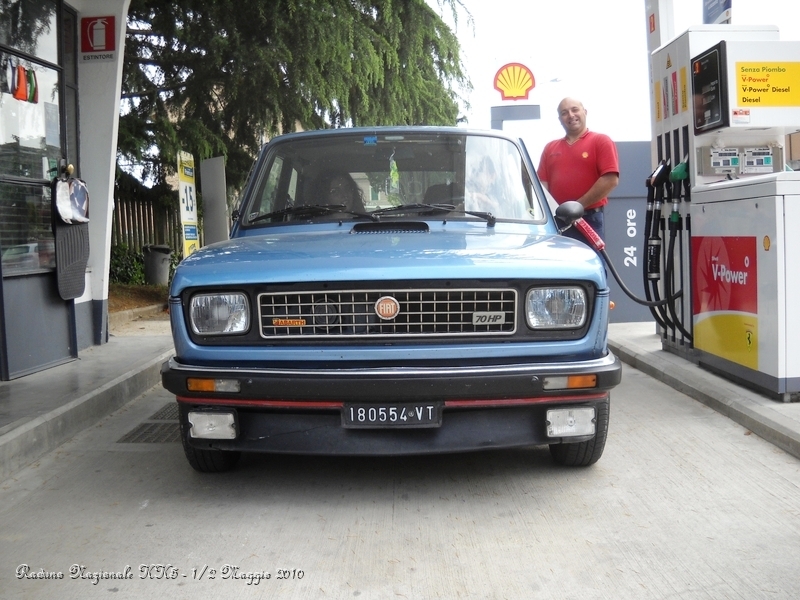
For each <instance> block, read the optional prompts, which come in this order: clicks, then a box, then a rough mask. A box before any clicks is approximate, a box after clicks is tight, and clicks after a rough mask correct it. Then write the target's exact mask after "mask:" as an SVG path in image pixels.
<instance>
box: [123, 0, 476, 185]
mask: <svg viewBox="0 0 800 600" xmlns="http://www.w3.org/2000/svg"><path fill="white" fill-rule="evenodd" d="M442 3H444V4H449V5H450V6H451V7H452V9H453V12H454V14H455V12H456V8H457V7H460V6H461V5H460V0H440V5H442ZM468 89H469V82H468V81H467V79H466V77H465V75H464V73H463V70H462V65H461V61H460V58H459V46H458V42H457V39H456V37H455V35H454V34H453V32H452V31H451V30H450V28H449V27H448V26H447V25H446V24H445V23H444V22H443V21H442V20H441V18H440V17H439V16H438V15H437V14H436V12H435V11H434V10H432V9H431V8H430V7H429V6H428V5H427V4H426V2H425V0H237V2H235V3H232V2H229V1H228V0H177V1H174V0H169V1H167V0H132V1H131V4H130V9H129V15H128V29H127V36H126V48H125V65H124V75H123V90H122V93H123V100H124V102H123V109H122V115H121V117H120V126H119V154H120V157H121V158H123V159H125V160H128V161H130V162H134V163H137V164H141V165H143V166H144V167H145V171H146V173H147V174H149V175H153V176H155V177H156V179H157V180H159V179H163V177H164V176H165V174H166V173H167V172H168V171H174V166H173V165H175V163H176V156H177V152H178V151H179V150H181V149H183V150H187V151H189V152H191V153H192V154H194V156H195V158H196V159H203V158H208V157H210V156H217V155H221V154H223V155H225V156H226V164H227V177H228V183H229V184H231V185H234V186H237V185H238V184H240V183H241V182H242V181H243V179H244V177H245V175H246V174H247V170H248V168H249V166H250V164H251V162H252V158H253V156H254V155H255V153H256V151H257V149H258V148H259V147H260V145H261V144H262V143H263V141H264V140H265V138H266V137H268V136H272V135H274V134H276V133H279V132H288V131H294V130H295V129H296V128H297V127H298V126H299V127H300V128H303V129H311V128H324V127H340V126H345V125H380V124H450V125H452V124H455V123H456V120H457V117H458V106H459V104H458V102H459V100H460V99H461V98H462V96H461V94H463V92H465V91H466V90H468Z"/></svg>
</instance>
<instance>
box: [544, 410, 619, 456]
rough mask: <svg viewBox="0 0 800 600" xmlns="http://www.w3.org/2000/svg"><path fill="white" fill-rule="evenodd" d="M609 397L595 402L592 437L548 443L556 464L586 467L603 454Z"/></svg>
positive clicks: (606, 431) (606, 432)
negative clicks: (595, 418)
mask: <svg viewBox="0 0 800 600" xmlns="http://www.w3.org/2000/svg"><path fill="white" fill-rule="evenodd" d="M610 402H611V398H610V397H609V399H608V400H606V401H604V402H600V403H598V404H597V430H596V432H595V435H594V437H593V438H592V439H590V440H588V441H586V442H577V443H572V444H569V443H567V444H550V455H551V456H552V457H553V460H554V461H555V462H556V464H559V465H563V466H565V467H588V466H589V465H593V464H594V463H596V462H597V461H598V460H600V457H601V456H603V450H604V449H605V447H606V436H607V435H608V415H609V411H610Z"/></svg>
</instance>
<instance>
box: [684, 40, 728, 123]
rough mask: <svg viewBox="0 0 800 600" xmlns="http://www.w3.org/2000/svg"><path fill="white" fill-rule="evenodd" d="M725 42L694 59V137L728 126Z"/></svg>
mask: <svg viewBox="0 0 800 600" xmlns="http://www.w3.org/2000/svg"><path fill="white" fill-rule="evenodd" d="M726 72H727V69H726V61H725V42H724V41H722V42H720V43H719V44H717V45H716V46H714V47H712V48H710V49H708V50H706V51H705V52H704V53H703V54H701V55H699V56H697V57H695V58H693V59H692V97H693V99H694V132H695V134H698V133H703V132H706V131H711V130H713V129H719V128H720V127H727V126H728V98H727V93H728V86H727V81H726V76H725V75H726Z"/></svg>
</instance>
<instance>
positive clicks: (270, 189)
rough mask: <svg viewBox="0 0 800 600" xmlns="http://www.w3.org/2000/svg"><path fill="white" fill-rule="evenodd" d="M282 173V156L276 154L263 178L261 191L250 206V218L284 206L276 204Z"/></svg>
mask: <svg viewBox="0 0 800 600" xmlns="http://www.w3.org/2000/svg"><path fill="white" fill-rule="evenodd" d="M282 173H283V158H282V157H280V156H277V157H276V158H275V160H273V161H272V164H271V165H270V168H269V172H268V173H267V176H266V178H265V180H264V184H263V187H262V188H261V192H260V193H259V194H258V196H257V198H256V199H255V201H254V202H253V204H252V207H251V208H250V218H251V219H252V218H253V217H256V216H258V215H264V214H267V213H271V212H273V211H276V210H280V209H281V208H284V206H278V202H277V198H278V190H279V187H280V182H281V174H282Z"/></svg>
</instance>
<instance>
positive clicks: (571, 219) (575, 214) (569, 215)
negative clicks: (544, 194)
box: [556, 200, 583, 233]
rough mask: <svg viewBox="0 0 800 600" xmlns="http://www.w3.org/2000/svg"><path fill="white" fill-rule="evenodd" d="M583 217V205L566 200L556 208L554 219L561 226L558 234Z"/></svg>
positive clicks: (575, 201)
mask: <svg viewBox="0 0 800 600" xmlns="http://www.w3.org/2000/svg"><path fill="white" fill-rule="evenodd" d="M582 216H583V204H581V203H580V202H578V201H577V200H567V201H566V202H564V203H563V204H559V205H558V208H556V219H557V220H558V222H559V223H560V224H561V225H560V226H559V228H558V231H559V233H561V232H562V231H566V230H567V229H569V228H570V227H572V225H573V224H574V223H575V221H577V220H578V219H580V218H581V217H582Z"/></svg>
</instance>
